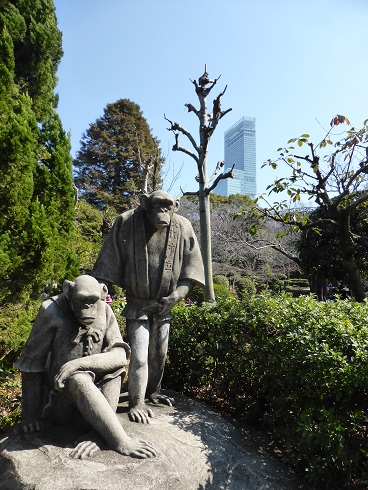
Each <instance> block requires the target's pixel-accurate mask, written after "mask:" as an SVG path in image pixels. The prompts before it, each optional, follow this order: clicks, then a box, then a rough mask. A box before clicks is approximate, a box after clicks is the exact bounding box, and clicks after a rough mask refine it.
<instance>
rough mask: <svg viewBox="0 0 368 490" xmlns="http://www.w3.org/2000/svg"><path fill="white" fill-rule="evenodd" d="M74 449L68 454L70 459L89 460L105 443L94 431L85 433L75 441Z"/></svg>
mask: <svg viewBox="0 0 368 490" xmlns="http://www.w3.org/2000/svg"><path fill="white" fill-rule="evenodd" d="M75 444H76V446H75V448H74V449H73V451H72V452H71V453H70V455H69V456H70V457H71V458H74V459H85V458H90V457H91V456H93V455H94V454H96V453H97V452H98V451H100V449H101V448H102V447H103V446H105V441H104V440H103V438H102V437H101V436H100V435H98V434H97V433H96V432H95V431H93V430H92V431H90V432H87V434H84V435H83V436H81V437H78V439H77V440H76V441H75Z"/></svg>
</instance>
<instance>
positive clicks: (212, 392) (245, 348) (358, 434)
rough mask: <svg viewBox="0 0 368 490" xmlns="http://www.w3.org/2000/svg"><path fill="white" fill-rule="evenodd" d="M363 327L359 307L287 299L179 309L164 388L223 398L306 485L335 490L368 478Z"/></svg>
mask: <svg viewBox="0 0 368 490" xmlns="http://www.w3.org/2000/svg"><path fill="white" fill-rule="evenodd" d="M367 317H368V307H367V306H366V305H365V304H361V303H352V302H347V301H338V302H335V303H332V302H327V303H321V302H318V301H316V300H315V299H314V298H313V297H311V296H307V297H304V296H302V297H299V298H292V297H290V296H289V295H286V294H284V295H282V296H274V295H272V294H263V295H261V296H259V297H257V298H256V297H255V296H248V297H247V300H246V301H245V302H243V303H239V302H238V301H236V300H234V299H231V298H228V299H226V300H224V301H219V302H218V303H217V304H215V305H209V304H203V305H202V306H198V307H195V306H193V307H190V308H184V307H182V306H180V305H178V306H177V307H175V309H174V317H173V321H172V334H171V341H170V347H169V360H168V364H167V370H166V376H165V379H166V382H167V383H168V384H170V386H171V387H173V388H176V389H184V390H187V391H190V390H193V389H198V388H201V389H202V388H205V389H206V390H207V393H208V395H209V396H211V397H212V398H215V397H221V398H225V399H226V400H227V402H228V403H229V404H230V405H231V406H232V407H233V408H234V409H236V410H237V411H238V413H239V414H241V415H243V416H244V417H247V418H248V419H250V420H253V421H254V420H257V421H259V422H261V423H262V424H265V425H266V426H267V427H268V428H271V430H273V431H274V433H275V436H276V437H277V438H278V440H279V442H280V444H281V443H282V444H283V448H284V451H283V453H284V457H285V458H286V459H287V461H288V462H289V463H290V464H292V465H293V466H294V467H295V468H297V469H299V470H304V471H306V473H307V475H309V479H310V481H311V482H313V483H317V482H318V484H319V488H322V486H323V485H325V486H326V488H331V485H332V484H333V488H339V485H341V486H340V488H343V485H344V484H345V483H346V482H347V481H349V479H351V478H352V476H353V475H354V477H359V475H362V474H363V473H364V471H366V470H367V462H368V438H367V436H368V434H367V417H366V407H367V404H368V379H367V375H366V371H367V363H368V347H367V345H368V342H367V340H368V325H367ZM170 353H174V354H171V355H170ZM336 482H339V483H336Z"/></svg>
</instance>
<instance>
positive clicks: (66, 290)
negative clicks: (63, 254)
mask: <svg viewBox="0 0 368 490" xmlns="http://www.w3.org/2000/svg"><path fill="white" fill-rule="evenodd" d="M74 284H75V283H74V282H73V281H68V279H65V281H64V282H63V293H64V296H65V297H66V298H67V299H69V298H70V292H71V290H72V289H73V288H74Z"/></svg>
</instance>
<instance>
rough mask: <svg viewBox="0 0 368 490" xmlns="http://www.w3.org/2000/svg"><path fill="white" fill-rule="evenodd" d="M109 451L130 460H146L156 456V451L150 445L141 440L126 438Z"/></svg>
mask: <svg viewBox="0 0 368 490" xmlns="http://www.w3.org/2000/svg"><path fill="white" fill-rule="evenodd" d="M111 449H113V450H114V451H116V452H118V453H120V454H123V455H124V456H131V457H132V458H140V459H146V458H152V457H153V456H157V451H156V449H155V448H154V447H153V446H152V444H150V443H149V442H146V441H142V440H141V439H132V438H131V437H128V436H127V437H126V438H124V440H122V441H120V443H118V444H116V445H115V446H114V447H111Z"/></svg>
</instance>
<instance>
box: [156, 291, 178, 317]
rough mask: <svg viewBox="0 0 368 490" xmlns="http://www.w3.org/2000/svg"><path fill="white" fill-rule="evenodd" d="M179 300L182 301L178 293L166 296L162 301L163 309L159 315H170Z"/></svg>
mask: <svg viewBox="0 0 368 490" xmlns="http://www.w3.org/2000/svg"><path fill="white" fill-rule="evenodd" d="M179 300H180V297H179V295H178V294H177V292H176V291H174V292H173V293H171V294H170V295H169V296H164V297H163V298H161V299H160V303H161V308H160V309H159V311H158V313H159V314H160V315H166V313H169V312H170V310H171V308H172V307H173V306H174V305H176V303H177V302H178V301H179Z"/></svg>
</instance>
